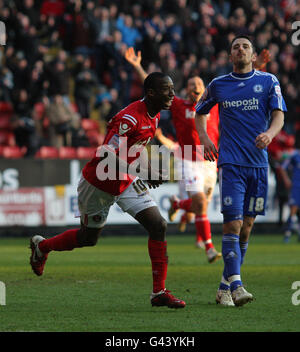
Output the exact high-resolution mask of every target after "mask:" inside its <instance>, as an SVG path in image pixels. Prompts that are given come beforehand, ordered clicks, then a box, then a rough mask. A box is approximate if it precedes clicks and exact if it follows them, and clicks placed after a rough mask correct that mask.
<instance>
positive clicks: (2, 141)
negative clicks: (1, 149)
mask: <svg viewBox="0 0 300 352" xmlns="http://www.w3.org/2000/svg"><path fill="white" fill-rule="evenodd" d="M0 145H3V146H11V147H13V146H15V145H16V140H15V135H14V134H13V133H12V132H9V131H0Z"/></svg>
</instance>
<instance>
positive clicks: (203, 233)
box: [195, 214, 213, 250]
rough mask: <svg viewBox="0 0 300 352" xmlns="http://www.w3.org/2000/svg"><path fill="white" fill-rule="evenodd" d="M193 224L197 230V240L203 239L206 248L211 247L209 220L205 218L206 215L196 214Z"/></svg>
mask: <svg viewBox="0 0 300 352" xmlns="http://www.w3.org/2000/svg"><path fill="white" fill-rule="evenodd" d="M195 225H196V231H197V241H203V242H204V244H205V249H206V250H208V249H210V248H213V244H212V241H211V228H210V222H209V220H208V218H207V215H206V214H205V215H196V217H195Z"/></svg>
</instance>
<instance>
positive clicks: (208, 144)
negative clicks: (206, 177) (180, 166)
mask: <svg viewBox="0 0 300 352" xmlns="http://www.w3.org/2000/svg"><path fill="white" fill-rule="evenodd" d="M202 144H203V146H204V159H205V160H209V161H215V160H216V159H217V158H218V150H217V148H216V147H215V145H214V144H213V142H212V141H211V140H210V139H209V138H208V139H207V140H205V141H202Z"/></svg>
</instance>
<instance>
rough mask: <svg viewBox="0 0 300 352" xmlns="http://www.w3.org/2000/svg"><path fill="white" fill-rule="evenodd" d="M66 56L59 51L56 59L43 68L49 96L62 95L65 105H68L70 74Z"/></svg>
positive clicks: (62, 51)
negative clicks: (47, 82)
mask: <svg viewBox="0 0 300 352" xmlns="http://www.w3.org/2000/svg"><path fill="white" fill-rule="evenodd" d="M67 57H68V54H67V53H66V52H65V51H64V50H61V51H60V52H59V53H58V55H57V56H56V58H55V59H54V60H52V61H51V62H50V63H49V64H48V65H46V67H45V71H46V78H47V80H48V81H49V84H50V85H49V95H50V97H53V96H55V95H62V96H63V99H64V100H65V102H66V103H67V104H70V100H69V93H70V77H71V72H70V70H69V68H68V67H67Z"/></svg>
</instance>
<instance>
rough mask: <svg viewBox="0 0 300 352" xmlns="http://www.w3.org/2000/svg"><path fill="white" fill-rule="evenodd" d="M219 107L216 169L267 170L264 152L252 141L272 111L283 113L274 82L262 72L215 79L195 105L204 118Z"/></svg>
mask: <svg viewBox="0 0 300 352" xmlns="http://www.w3.org/2000/svg"><path fill="white" fill-rule="evenodd" d="M215 104H219V115H220V145H219V159H218V165H219V166H221V165H222V164H226V163H228V164H235V165H241V166H251V167H268V155H267V148H265V149H258V148H257V147H256V146H255V138H256V137H257V136H258V135H259V134H260V133H262V132H265V131H266V130H267V129H268V127H269V123H270V120H271V113H272V111H273V110H275V109H279V110H282V111H286V105H285V101H284V99H283V97H282V94H281V89H280V85H279V82H278V80H277V78H276V77H275V76H274V75H272V74H270V73H266V72H261V71H257V70H252V71H251V72H249V73H245V74H237V73H234V72H231V73H229V74H227V75H224V76H220V77H217V78H215V79H214V80H212V81H211V82H210V84H209V85H208V86H207V88H206V91H205V93H204V94H203V96H202V97H201V99H200V100H199V102H198V104H197V105H196V111H197V113H198V114H208V113H209V111H210V109H211V108H212V107H213V106H214V105H215Z"/></svg>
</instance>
